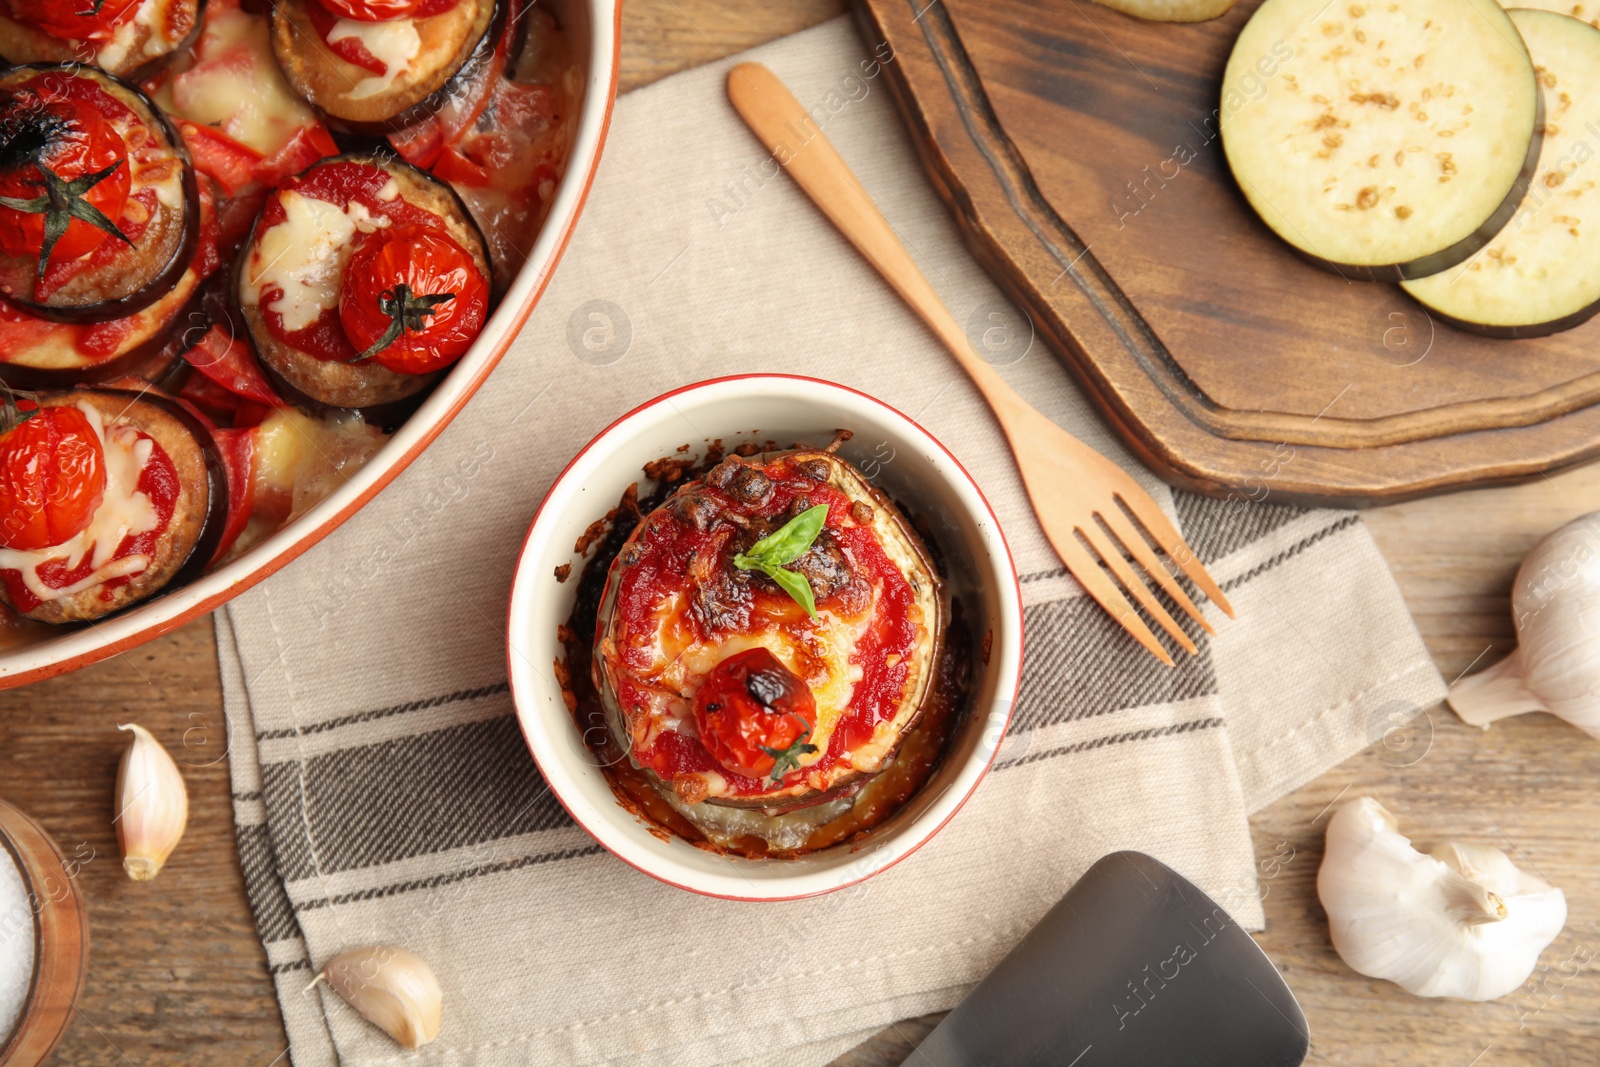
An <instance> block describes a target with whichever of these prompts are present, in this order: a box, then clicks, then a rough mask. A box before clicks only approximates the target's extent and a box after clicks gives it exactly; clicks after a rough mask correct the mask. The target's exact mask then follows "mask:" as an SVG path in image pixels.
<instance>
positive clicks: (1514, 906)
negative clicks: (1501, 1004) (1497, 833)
mask: <svg viewBox="0 0 1600 1067" xmlns="http://www.w3.org/2000/svg"><path fill="white" fill-rule="evenodd" d="M1396 826H1397V824H1396V822H1395V818H1394V816H1393V815H1391V814H1389V813H1388V812H1387V811H1385V810H1384V808H1383V805H1381V804H1379V803H1378V802H1377V801H1376V800H1373V799H1372V798H1371V797H1361V798H1359V799H1357V800H1352V801H1351V802H1350V803H1348V804H1346V805H1345V806H1344V807H1342V808H1340V809H1339V811H1338V813H1337V814H1335V815H1334V817H1333V819H1332V820H1331V821H1330V822H1329V823H1328V837H1327V850H1326V852H1325V853H1324V854H1323V857H1322V868H1321V870H1319V871H1318V872H1317V896H1318V897H1320V898H1321V900H1322V906H1323V907H1324V908H1325V909H1326V910H1327V912H1328V932H1329V934H1330V935H1331V936H1332V939H1333V947H1334V949H1335V950H1336V951H1337V952H1338V953H1339V955H1340V956H1341V957H1342V958H1343V959H1344V961H1345V962H1346V963H1348V964H1349V965H1350V966H1351V967H1352V968H1353V969H1354V970H1356V971H1359V972H1360V973H1362V974H1364V975H1367V976H1368V977H1369V978H1385V979H1388V980H1389V981H1391V982H1393V983H1395V984H1396V985H1398V986H1400V987H1401V988H1402V989H1405V990H1406V991H1407V992H1410V993H1415V994H1416V995H1417V996H1419V997H1459V998H1461V999H1463V1000H1494V999H1495V998H1497V997H1503V996H1505V995H1506V994H1507V993H1510V992H1512V991H1513V990H1515V989H1516V988H1517V987H1519V986H1520V985H1522V983H1523V982H1525V981H1526V980H1527V978H1528V975H1530V974H1532V973H1533V968H1534V964H1536V963H1537V962H1538V960H1539V953H1541V952H1543V951H1544V949H1545V947H1546V946H1547V945H1549V944H1550V942H1551V941H1554V940H1555V938H1556V935H1557V934H1559V933H1560V932H1561V928H1562V927H1563V926H1565V925H1566V922H1567V898H1566V897H1565V896H1563V895H1562V892H1561V890H1559V889H1556V888H1554V887H1552V886H1549V885H1547V884H1545V882H1543V881H1542V880H1541V879H1538V878H1535V877H1534V876H1533V875H1531V874H1526V873H1524V872H1522V871H1520V870H1518V869H1517V868H1516V867H1515V866H1514V865H1513V864H1512V862H1511V860H1510V859H1508V858H1507V857H1506V854H1505V853H1504V852H1501V851H1500V850H1499V849H1497V848H1487V847H1484V846H1481V845H1458V844H1445V845H1440V846H1439V847H1438V848H1436V849H1434V850H1433V852H1432V853H1431V854H1426V855H1425V854H1423V853H1421V852H1418V851H1417V850H1416V849H1414V848H1412V847H1411V842H1410V841H1408V840H1407V839H1406V838H1404V837H1402V836H1401V835H1400V833H1399V832H1398V831H1397V829H1396Z"/></svg>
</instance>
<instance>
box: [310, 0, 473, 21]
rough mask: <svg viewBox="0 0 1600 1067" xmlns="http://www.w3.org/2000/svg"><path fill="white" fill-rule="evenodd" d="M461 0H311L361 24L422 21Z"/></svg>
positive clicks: (313, 3)
mask: <svg viewBox="0 0 1600 1067" xmlns="http://www.w3.org/2000/svg"><path fill="white" fill-rule="evenodd" d="M460 2H461V0H311V6H312V7H316V6H317V5H318V4H319V3H320V4H321V5H322V6H323V7H325V8H327V9H328V10H329V11H331V12H333V13H335V14H337V15H340V16H343V17H344V18H347V19H355V20H357V21H359V22H388V21H390V20H392V19H406V18H410V19H421V18H427V17H428V16H430V15H442V14H443V13H444V12H446V11H449V10H450V9H451V8H453V7H455V6H456V5H457V4H459V3H460Z"/></svg>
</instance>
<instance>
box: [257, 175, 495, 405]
mask: <svg viewBox="0 0 1600 1067" xmlns="http://www.w3.org/2000/svg"><path fill="white" fill-rule="evenodd" d="M333 163H363V164H368V165H370V166H375V167H381V168H383V169H384V170H386V171H388V172H389V173H390V175H392V176H393V177H394V178H395V180H396V182H397V183H398V184H399V185H400V187H401V192H400V197H401V199H403V200H405V201H406V202H407V203H409V204H412V205H415V206H417V207H422V208H426V209H427V210H429V211H432V212H433V213H434V214H435V215H438V216H439V217H440V218H442V219H444V220H445V223H446V226H447V228H448V230H449V232H450V235H451V236H452V237H454V238H455V239H456V240H457V241H458V242H460V244H461V246H462V247H463V248H465V249H467V251H468V252H469V253H470V254H471V255H472V258H473V260H474V261H476V263H477V264H478V269H479V270H480V271H482V272H483V276H484V278H485V279H488V280H489V281H490V282H491V284H492V282H493V265H492V264H491V263H490V260H489V245H488V242H487V241H486V240H485V239H484V236H483V232H482V231H481V230H479V229H478V224H477V223H476V222H475V221H474V220H473V218H472V213H471V212H470V211H468V210H467V206H466V205H465V204H464V203H462V201H461V197H460V195H459V194H457V193H456V191H455V190H454V189H452V188H451V187H450V186H449V185H448V184H447V183H445V182H443V181H440V180H439V179H438V178H435V177H434V176H433V175H431V174H429V173H428V172H427V171H424V170H420V169H418V168H417V167H414V166H412V165H411V164H410V163H407V162H405V161H404V160H402V159H399V158H397V157H395V156H392V155H388V154H377V153H365V152H354V153H350V152H347V153H345V154H344V155H339V156H330V157H329V158H327V159H322V160H318V161H317V162H316V163H313V164H312V165H311V166H309V167H307V168H306V169H305V170H303V171H301V172H300V175H298V176H299V177H303V176H304V175H307V174H309V173H311V172H312V171H313V170H316V169H317V168H319V167H325V166H328V165H330V164H333ZM271 202H272V201H271V198H270V197H269V198H268V199H267V201H266V203H263V204H262V206H261V212H259V213H257V215H256V220H255V222H253V223H252V224H251V226H250V237H249V239H248V240H247V241H246V242H245V245H244V247H243V248H242V249H240V251H239V255H238V256H237V257H236V258H235V262H234V268H233V274H232V278H233V281H232V284H231V286H230V292H231V294H232V295H231V301H232V305H233V307H234V309H235V310H236V311H237V312H238V314H239V318H240V320H241V321H242V322H243V323H244V325H245V335H246V336H247V337H248V338H249V341H250V346H251V348H252V349H253V350H254V351H255V354H256V359H257V361H258V362H259V363H260V364H261V366H262V368H263V369H265V370H266V372H267V375H268V377H270V378H271V379H272V382H273V384H274V385H276V386H277V387H278V389H279V391H280V392H281V393H282V394H283V395H284V396H285V397H286V398H287V399H289V400H292V401H294V402H295V403H297V404H299V405H300V406H302V407H308V408H311V409H313V410H317V409H326V408H343V409H354V410H359V411H361V412H363V413H364V414H365V415H366V416H367V417H368V419H369V420H370V421H373V422H377V423H379V424H380V425H390V424H391V423H397V422H399V421H401V420H402V419H403V418H404V416H405V415H407V414H409V413H410V412H411V411H412V410H414V409H415V407H416V406H417V404H420V403H421V401H422V398H423V396H424V395H425V394H426V392H427V390H429V389H430V388H432V386H433V385H434V384H435V383H436V382H438V381H439V379H441V378H443V377H444V376H445V375H446V374H447V373H449V368H445V369H443V370H439V371H436V372H434V373H432V374H400V373H397V372H395V371H392V370H390V369H389V368H388V367H384V366H382V365H380V364H377V363H373V362H372V361H370V360H369V361H367V362H366V363H335V362H331V361H329V360H324V359H318V358H317V357H316V356H314V355H312V354H311V353H308V352H302V351H300V350H299V349H296V348H294V347H292V346H291V345H288V344H285V343H284V342H282V341H280V340H278V338H276V337H274V336H272V333H271V331H269V330H268V329H267V322H266V317H265V315H264V314H263V312H262V310H261V308H260V307H259V306H256V305H248V304H245V303H244V301H243V300H242V299H240V293H241V292H242V291H243V288H244V281H245V270H246V269H247V266H248V264H249V261H250V256H251V253H252V252H253V250H254V248H255V243H256V238H257V236H258V233H257V231H258V230H259V229H260V227H261V222H262V217H263V215H264V214H265V212H266V205H267V204H268V203H271Z"/></svg>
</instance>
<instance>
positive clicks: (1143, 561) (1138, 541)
mask: <svg viewBox="0 0 1600 1067" xmlns="http://www.w3.org/2000/svg"><path fill="white" fill-rule="evenodd" d="M1095 514H1096V515H1097V516H1099V518H1100V521H1101V522H1104V523H1105V524H1106V526H1107V527H1108V528H1110V530H1111V534H1112V536H1113V537H1115V538H1116V539H1117V540H1118V541H1119V542H1120V543H1121V544H1122V546H1123V547H1124V548H1126V549H1127V550H1128V551H1129V552H1131V553H1133V558H1134V559H1136V560H1138V561H1139V566H1141V567H1143V568H1144V572H1145V573H1146V574H1148V575H1149V576H1150V577H1151V579H1152V580H1154V581H1155V583H1156V584H1157V585H1159V586H1161V588H1162V589H1165V590H1166V592H1167V595H1168V596H1170V597H1171V598H1172V599H1173V600H1175V601H1177V602H1178V607H1180V608H1182V609H1183V610H1184V611H1185V612H1187V613H1188V615H1189V617H1190V618H1191V619H1193V620H1194V621H1195V622H1196V623H1198V624H1199V626H1200V628H1201V629H1202V630H1204V631H1205V632H1206V633H1208V634H1215V633H1216V632H1217V631H1216V630H1213V629H1212V628H1211V624H1210V623H1209V622H1207V621H1206V617H1205V615H1204V614H1203V613H1202V612H1201V611H1200V609H1199V608H1197V607H1195V606H1194V601H1192V600H1190V599H1189V594H1188V593H1185V592H1184V591H1183V586H1181V585H1179V584H1178V580H1177V579H1176V578H1174V577H1173V576H1172V575H1170V574H1168V573H1167V568H1165V567H1163V566H1162V565H1161V561H1160V560H1159V559H1157V558H1156V554H1155V552H1153V551H1152V550H1151V548H1150V542H1149V541H1146V540H1145V538H1144V534H1142V533H1140V532H1139V531H1138V529H1137V528H1135V527H1134V525H1133V523H1132V522H1131V521H1129V519H1128V516H1127V515H1125V514H1123V512H1122V509H1121V508H1118V507H1111V508H1108V509H1107V510H1105V511H1103V512H1102V511H1097V512H1095Z"/></svg>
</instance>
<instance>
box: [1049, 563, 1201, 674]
mask: <svg viewBox="0 0 1600 1067" xmlns="http://www.w3.org/2000/svg"><path fill="white" fill-rule="evenodd" d="M1050 544H1051V546H1052V547H1053V548H1054V549H1055V550H1056V555H1058V556H1060V557H1061V562H1062V563H1065V564H1066V565H1067V570H1069V571H1071V572H1072V576H1073V577H1074V578H1076V579H1078V583H1079V584H1080V585H1082V586H1083V588H1084V590H1085V591H1086V592H1087V593H1088V594H1089V595H1090V596H1092V597H1094V599H1095V601H1096V602H1097V603H1098V604H1099V605H1100V606H1101V607H1102V608H1104V609H1105V610H1106V614H1108V615H1110V616H1111V617H1112V618H1113V619H1115V620H1116V621H1117V622H1118V624H1120V625H1121V626H1122V628H1123V629H1124V630H1127V631H1128V632H1129V633H1130V634H1132V635H1133V637H1134V639H1135V640H1136V641H1138V642H1139V643H1140V644H1141V645H1143V646H1144V647H1145V648H1146V649H1147V650H1148V651H1149V652H1150V654H1151V655H1152V656H1154V657H1155V658H1156V659H1158V660H1160V661H1161V662H1162V663H1165V664H1166V665H1167V666H1169V667H1171V666H1173V662H1172V656H1171V655H1170V654H1169V653H1168V652H1167V650H1166V649H1165V648H1163V647H1161V642H1160V641H1158V640H1156V635H1155V634H1153V633H1151V632H1150V627H1148V626H1146V625H1145V622H1144V620H1143V619H1141V618H1140V617H1139V613H1138V612H1137V611H1135V610H1134V609H1133V605H1132V604H1129V603H1128V601H1127V598H1125V597H1124V596H1123V595H1122V594H1121V593H1120V592H1118V591H1117V584H1116V583H1115V582H1113V581H1112V580H1111V579H1110V578H1109V577H1107V576H1106V572H1105V571H1103V570H1101V569H1100V564H1099V563H1098V562H1096V560H1095V558H1094V557H1093V556H1091V555H1089V552H1088V550H1087V549H1085V548H1084V547H1083V546H1082V545H1081V544H1079V543H1078V540H1077V538H1074V537H1067V538H1062V539H1060V540H1057V539H1056V538H1054V537H1052V538H1050Z"/></svg>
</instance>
